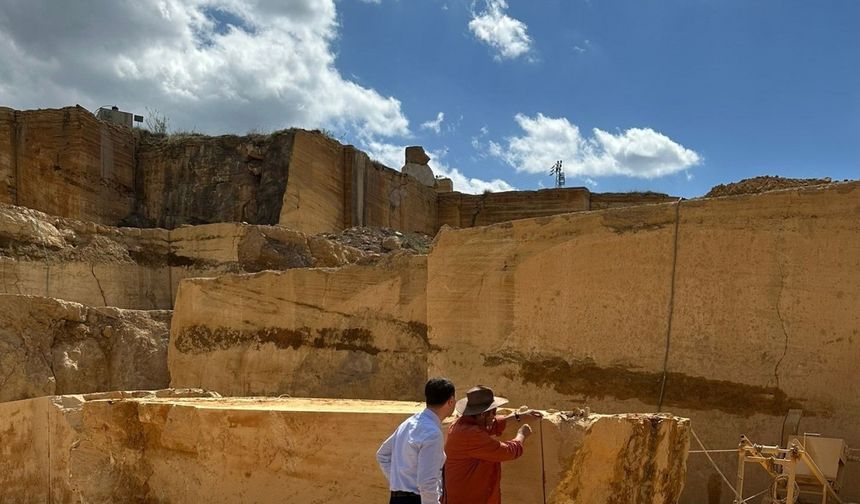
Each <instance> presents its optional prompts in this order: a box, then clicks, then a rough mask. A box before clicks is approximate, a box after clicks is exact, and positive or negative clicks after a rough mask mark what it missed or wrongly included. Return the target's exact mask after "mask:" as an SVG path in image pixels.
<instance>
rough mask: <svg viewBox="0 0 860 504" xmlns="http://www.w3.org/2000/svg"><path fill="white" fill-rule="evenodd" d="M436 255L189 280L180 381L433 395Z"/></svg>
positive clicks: (180, 310) (180, 306)
mask: <svg viewBox="0 0 860 504" xmlns="http://www.w3.org/2000/svg"><path fill="white" fill-rule="evenodd" d="M426 306H427V304H426V257H423V256H405V255H403V256H396V257H393V258H389V259H387V260H385V261H383V262H382V263H380V264H377V265H375V266H346V267H343V268H340V269H295V270H289V271H284V272H273V271H267V272H263V273H259V274H255V275H228V276H221V277H218V278H213V279H188V280H185V281H183V282H182V283H181V285H180V288H179V294H178V296H177V299H176V316H175V317H174V319H173V322H172V332H171V343H170V350H169V366H170V370H171V386H173V387H202V388H206V389H209V390H215V391H217V392H219V393H220V394H222V395H279V394H289V395H293V396H297V395H298V396H310V397H346V398H368V399H381V398H387V399H416V398H420V397H423V396H422V394H423V386H424V382H425V381H426V379H427V374H426V371H427V352H428V346H427V327H426V325H425V323H424V321H425V320H426Z"/></svg>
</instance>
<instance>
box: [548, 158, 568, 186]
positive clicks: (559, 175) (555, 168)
mask: <svg viewBox="0 0 860 504" xmlns="http://www.w3.org/2000/svg"><path fill="white" fill-rule="evenodd" d="M549 174H550V175H554V176H555V187H556V188H559V187H564V169H563V168H562V167H561V160H558V161H556V162H555V164H554V165H552V170H550V172H549Z"/></svg>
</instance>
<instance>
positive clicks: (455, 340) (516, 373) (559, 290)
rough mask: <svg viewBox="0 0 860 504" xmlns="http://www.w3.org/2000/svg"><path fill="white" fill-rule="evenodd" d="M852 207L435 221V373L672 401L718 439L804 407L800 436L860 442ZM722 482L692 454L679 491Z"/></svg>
mask: <svg viewBox="0 0 860 504" xmlns="http://www.w3.org/2000/svg"><path fill="white" fill-rule="evenodd" d="M859 216H860V184H858V183H846V184H837V185H831V186H825V187H823V188H813V189H796V190H788V191H780V192H773V193H767V194H761V195H755V196H739V197H730V198H720V199H705V200H694V201H684V202H682V203H681V204H680V206H679V205H677V204H664V205H651V206H641V207H631V208H621V209H612V210H607V211H603V212H591V213H582V214H568V215H563V216H556V217H550V218H541V219H533V220H527V221H516V222H512V223H508V224H499V225H495V226H491V227H487V228H475V229H468V230H459V231H449V230H443V231H442V233H441V234H440V236H439V237H438V238H437V242H436V244H435V246H434V248H433V250H432V252H431V254H430V256H429V260H428V299H427V313H428V320H427V323H428V326H429V328H430V329H429V332H428V334H429V341H430V345H431V346H432V347H434V348H438V349H439V350H438V351H436V352H432V353H430V354H429V355H430V367H429V374H430V375H435V374H445V375H447V376H449V377H450V378H452V379H453V380H454V382H455V383H464V384H473V383H492V384H493V385H494V386H495V387H496V389H497V390H499V391H504V393H505V394H506V396H507V397H510V398H511V399H512V400H513V401H514V402H515V403H520V402H521V403H524V404H529V405H535V404H537V405H545V404H552V405H554V406H555V407H559V408H569V407H575V406H581V405H583V404H588V405H589V406H591V407H593V408H595V409H596V410H599V411H607V412H613V411H654V410H658V409H661V410H663V411H671V412H673V413H676V414H679V415H684V416H688V417H689V418H691V420H692V422H693V426H694V428H695V429H696V431H697V432H698V433H699V434H700V436H701V437H702V439H703V441H704V442H705V443H706V444H707V445H709V447H711V448H732V447H734V446H736V444H737V438H738V436H739V434H741V433H745V434H747V435H748V436H749V437H750V438H751V439H754V440H756V442H760V443H770V444H775V443H778V442H779V441H780V440H779V437H780V429H781V427H782V421H783V417H784V415H785V413H786V412H787V410H788V409H789V408H802V409H803V410H804V412H805V417H804V420H803V421H802V422H801V429H802V430H803V431H806V432H818V433H824V434H825V435H833V436H837V437H845V438H846V441H847V443H848V444H849V445H850V446H857V445H858V444H860V429H858V425H857V423H856V420H855V419H856V417H857V415H858V414H860V410H859V409H860V404H858V401H857V397H856V394H853V389H854V384H855V383H856V382H857V380H858V378H860V376H858V369H857V366H856V361H857V358H858V356H860V347H858V345H860V340H858V336H860V335H858V330H860V310H857V307H858V306H860V287H858V286H860V219H858V217H859ZM676 238H677V240H676ZM464 335H468V336H464ZM667 346H668V354H667ZM667 355H668V357H667ZM664 362H665V363H666V365H665V366H664ZM664 377H665V387H664V388H663V387H662V385H663V383H664ZM661 388H663V392H662V393H661ZM721 461H722V462H723V463H725V464H728V465H729V466H730V467H733V466H734V465H735V461H736V457H735V455H733V454H728V455H726V456H725V457H723V458H722V459H721ZM852 466H853V467H852V468H850V470H854V471H855V473H856V470H857V469H858V468H857V466H856V464H854V463H852ZM717 477H718V476H717V475H716V473H715V472H714V471H713V469H712V468H711V467H710V465H708V464H707V461H705V460H704V459H694V460H691V461H690V466H689V478H688V483H687V490H686V492H685V498H684V500H683V501H682V502H702V500H703V499H704V498H707V499H708V502H731V498H730V496H729V495H728V494H729V493H730V492H728V490H727V489H725V490H721V488H720V484H719V481H718V480H716V482H717V483H716V484H714V481H715V478H717ZM709 482H710V484H709ZM845 495H846V497H847V498H849V499H851V498H854V499H856V498H857V497H858V496H860V488H858V484H857V482H856V479H855V481H853V482H852V483H851V484H850V486H849V488H847V489H846V491H845Z"/></svg>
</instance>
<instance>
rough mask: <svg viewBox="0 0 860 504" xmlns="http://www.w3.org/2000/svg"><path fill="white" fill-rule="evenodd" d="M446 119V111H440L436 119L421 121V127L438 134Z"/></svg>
mask: <svg viewBox="0 0 860 504" xmlns="http://www.w3.org/2000/svg"><path fill="white" fill-rule="evenodd" d="M444 120H445V113H444V112H439V113H438V114H436V119H434V120H432V121H427V122H424V123H421V129H428V130H431V131H434V132H436V134H437V135H438V134H439V132H440V131H442V121H444Z"/></svg>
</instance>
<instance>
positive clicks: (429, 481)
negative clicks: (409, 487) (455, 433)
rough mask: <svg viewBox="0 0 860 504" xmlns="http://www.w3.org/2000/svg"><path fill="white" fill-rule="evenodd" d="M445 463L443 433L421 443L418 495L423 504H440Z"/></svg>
mask: <svg viewBox="0 0 860 504" xmlns="http://www.w3.org/2000/svg"><path fill="white" fill-rule="evenodd" d="M444 463H445V446H444V438H443V437H442V433H441V432H435V433H433V434H432V435H430V436H428V438H427V439H426V440H425V441H424V442H423V443H421V448H420V449H419V450H418V493H420V494H421V504H439V498H440V497H441V496H442V465H443V464H444Z"/></svg>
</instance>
